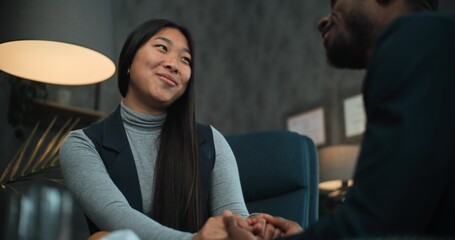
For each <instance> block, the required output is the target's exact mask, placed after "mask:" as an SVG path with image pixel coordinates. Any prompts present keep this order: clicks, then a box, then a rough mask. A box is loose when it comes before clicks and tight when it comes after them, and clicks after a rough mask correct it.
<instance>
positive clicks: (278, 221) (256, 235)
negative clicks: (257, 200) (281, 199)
mask: <svg viewBox="0 0 455 240" xmlns="http://www.w3.org/2000/svg"><path fill="white" fill-rule="evenodd" d="M302 231H303V229H302V227H300V226H299V225H298V224H297V223H296V222H293V221H289V220H287V219H284V218H281V217H273V216H271V215H269V214H256V215H254V216H253V217H250V218H247V219H243V218H242V217H241V216H239V215H234V214H233V213H232V212H231V211H225V212H224V214H223V215H222V216H221V215H220V216H216V217H211V218H209V220H208V221H207V222H206V223H205V225H204V226H203V227H202V229H201V230H200V231H199V232H198V233H197V234H196V235H195V236H194V237H193V240H206V239H233V240H236V239H241V240H243V239H246V240H268V239H274V238H277V237H285V236H290V235H294V234H297V233H300V232H302Z"/></svg>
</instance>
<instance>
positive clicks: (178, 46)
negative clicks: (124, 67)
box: [124, 28, 191, 114]
mask: <svg viewBox="0 0 455 240" xmlns="http://www.w3.org/2000/svg"><path fill="white" fill-rule="evenodd" d="M190 62H191V53H190V50H189V47H188V41H187V40H186V38H185V36H184V35H183V34H182V33H181V32H180V31H179V30H177V29H175V28H164V29H163V30H160V31H159V32H158V33H157V34H156V35H155V36H153V37H152V38H150V40H148V41H147V42H146V43H145V44H144V45H143V46H142V47H141V48H139V50H138V51H137V53H136V55H135V57H134V58H133V62H132V64H131V67H130V69H129V71H128V72H129V74H130V78H131V82H130V86H129V88H128V93H127V95H126V96H125V99H124V103H125V105H126V106H128V107H130V108H132V109H133V110H136V111H138V112H143V113H151V114H161V113H163V112H165V110H166V108H167V107H168V106H170V105H171V104H172V103H174V102H175V101H176V100H177V99H178V98H180V97H181V96H182V94H183V93H184V91H185V89H186V86H187V84H188V81H189V80H190V76H191V66H190ZM144 99H148V101H144Z"/></svg>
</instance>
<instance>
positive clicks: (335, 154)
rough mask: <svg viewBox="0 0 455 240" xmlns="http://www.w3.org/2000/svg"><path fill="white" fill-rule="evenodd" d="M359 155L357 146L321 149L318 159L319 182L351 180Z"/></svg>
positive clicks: (337, 146)
mask: <svg viewBox="0 0 455 240" xmlns="http://www.w3.org/2000/svg"><path fill="white" fill-rule="evenodd" d="M358 155H359V146H357V145H336V146H328V147H324V148H321V149H320V150H319V152H318V158H319V182H321V183H322V182H327V181H330V182H332V183H333V181H336V182H337V184H340V185H341V183H340V181H339V180H342V181H348V180H350V179H352V175H353V173H354V168H355V164H356V162H357V157H358ZM320 186H321V185H320Z"/></svg>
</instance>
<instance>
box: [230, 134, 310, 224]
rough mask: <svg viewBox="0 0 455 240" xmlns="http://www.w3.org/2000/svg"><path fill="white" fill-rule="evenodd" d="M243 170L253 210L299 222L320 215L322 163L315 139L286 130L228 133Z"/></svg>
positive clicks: (248, 206)
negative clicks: (319, 200) (320, 164)
mask: <svg viewBox="0 0 455 240" xmlns="http://www.w3.org/2000/svg"><path fill="white" fill-rule="evenodd" d="M226 139H227V141H228V143H229V145H230V146H231V148H232V150H233V152H234V155H235V157H236V159H237V164H238V168H239V173H240V181H241V183H242V190H243V195H244V198H245V202H246V205H247V208H248V210H249V212H250V213H255V212H264V213H269V214H271V215H274V216H281V217H284V218H287V219H291V220H293V221H296V222H298V223H299V224H300V225H301V226H302V227H304V228H306V227H308V225H310V224H312V223H314V222H316V221H317V218H318V163H317V152H316V147H315V145H314V143H313V141H312V140H311V139H310V138H308V137H306V136H302V135H299V134H297V133H293V132H290V131H286V130H274V131H262V132H254V133H246V134H239V135H231V136H226Z"/></svg>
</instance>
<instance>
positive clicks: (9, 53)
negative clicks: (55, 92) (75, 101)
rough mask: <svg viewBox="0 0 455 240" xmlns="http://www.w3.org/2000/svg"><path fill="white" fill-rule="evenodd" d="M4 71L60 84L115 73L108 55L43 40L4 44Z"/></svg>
mask: <svg viewBox="0 0 455 240" xmlns="http://www.w3.org/2000/svg"><path fill="white" fill-rule="evenodd" d="M0 70H2V71H4V72H7V73H9V74H11V75H15V76H18V77H21V78H25V79H30V80H35V81H39V82H45V83H52V84H60V85H85V84H92V83H97V82H101V81H104V80H106V79H108V78H110V77H111V76H112V75H113V74H114V72H115V64H114V63H113V62H112V60H110V59H109V58H108V57H106V56H105V55H103V54H101V53H99V52H96V51H94V50H91V49H88V48H86V47H81V46H78V45H73V44H68V43H62V42H54V41H41V40H22V41H13V42H6V43H2V44H0Z"/></svg>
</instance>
